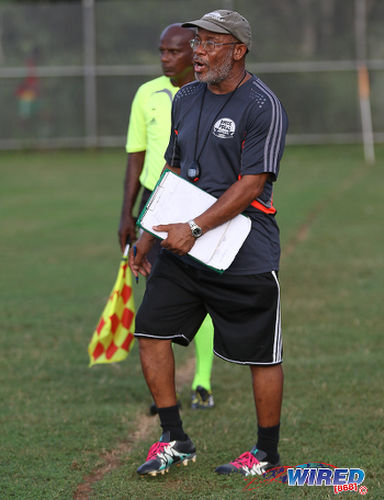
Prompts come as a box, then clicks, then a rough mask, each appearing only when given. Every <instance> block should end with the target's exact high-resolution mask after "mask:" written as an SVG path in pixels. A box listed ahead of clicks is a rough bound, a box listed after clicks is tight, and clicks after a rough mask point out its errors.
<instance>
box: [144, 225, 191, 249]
mask: <svg viewBox="0 0 384 500" xmlns="http://www.w3.org/2000/svg"><path fill="white" fill-rule="evenodd" d="M153 229H154V230H155V231H161V232H166V233H168V236H167V237H166V238H165V239H164V240H163V241H162V243H161V246H162V247H163V248H166V249H167V250H170V251H171V252H173V253H175V254H177V255H185V254H186V253H188V252H189V251H190V250H191V248H192V247H193V245H194V244H195V241H196V239H195V238H194V237H193V236H192V233H191V228H190V227H189V224H188V223H187V222H185V223H177V224H160V225H159V226H153Z"/></svg>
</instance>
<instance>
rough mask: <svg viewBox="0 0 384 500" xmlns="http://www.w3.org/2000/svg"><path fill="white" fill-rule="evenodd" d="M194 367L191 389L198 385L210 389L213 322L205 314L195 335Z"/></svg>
mask: <svg viewBox="0 0 384 500" xmlns="http://www.w3.org/2000/svg"><path fill="white" fill-rule="evenodd" d="M195 350H196V369H195V378H194V379H193V383H192V390H195V389H196V387H197V386H198V385H201V386H202V387H204V389H207V390H208V391H210V390H211V372H212V362H213V323H212V319H211V317H210V316H209V315H208V314H207V316H206V317H205V320H204V321H203V323H202V325H201V327H200V329H199V331H198V332H197V333H196V335H195Z"/></svg>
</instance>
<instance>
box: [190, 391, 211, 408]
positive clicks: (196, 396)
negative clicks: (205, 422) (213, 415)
mask: <svg viewBox="0 0 384 500" xmlns="http://www.w3.org/2000/svg"><path fill="white" fill-rule="evenodd" d="M214 406H215V402H214V400H213V394H212V391H207V389H204V387H201V385H198V386H197V387H196V390H195V391H192V402H191V408H192V410H205V409H208V408H213V407H214Z"/></svg>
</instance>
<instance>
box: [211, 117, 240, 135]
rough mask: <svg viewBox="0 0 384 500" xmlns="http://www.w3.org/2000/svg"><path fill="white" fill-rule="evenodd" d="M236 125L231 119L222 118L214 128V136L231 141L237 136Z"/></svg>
mask: <svg viewBox="0 0 384 500" xmlns="http://www.w3.org/2000/svg"><path fill="white" fill-rule="evenodd" d="M235 130H236V125H235V122H234V121H233V120H231V119H230V118H220V120H217V122H216V123H215V124H214V126H213V135H215V136H216V137H219V138H220V139H230V138H231V137H233V136H234V135H235Z"/></svg>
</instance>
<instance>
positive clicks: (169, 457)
mask: <svg viewBox="0 0 384 500" xmlns="http://www.w3.org/2000/svg"><path fill="white" fill-rule="evenodd" d="M189 460H192V462H195V461H196V448H195V446H194V444H193V443H192V441H191V440H190V439H189V438H188V439H186V440H185V441H171V440H170V439H169V432H165V433H164V434H163V435H162V436H161V438H160V440H159V441H157V442H156V443H154V444H153V445H152V446H151V447H150V449H149V452H148V456H147V460H146V461H145V462H144V463H143V464H142V465H140V467H139V468H138V469H137V472H138V473H139V474H142V475H143V474H148V475H150V476H156V475H157V474H164V473H165V472H168V471H169V468H170V467H171V465H173V464H177V465H180V464H183V465H188V462H189Z"/></svg>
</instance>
